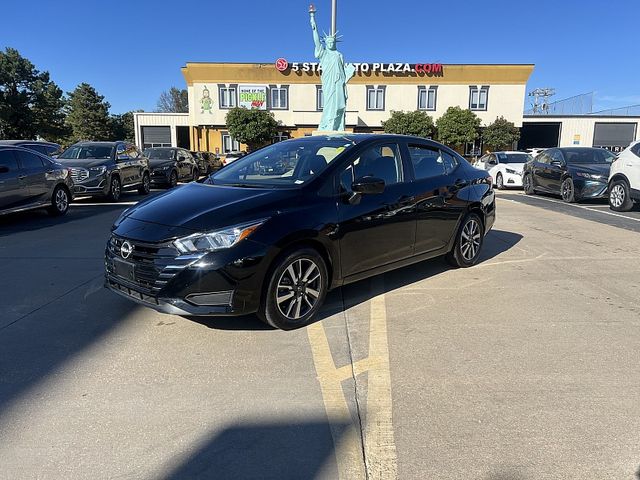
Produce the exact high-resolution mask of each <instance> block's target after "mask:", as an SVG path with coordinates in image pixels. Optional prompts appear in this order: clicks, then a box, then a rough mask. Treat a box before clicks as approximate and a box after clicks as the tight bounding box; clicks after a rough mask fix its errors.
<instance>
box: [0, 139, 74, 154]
mask: <svg viewBox="0 0 640 480" xmlns="http://www.w3.org/2000/svg"><path fill="white" fill-rule="evenodd" d="M0 145H13V146H15V147H23V148H28V149H29V150H33V151H35V152H38V153H42V154H44V155H48V156H50V157H54V158H55V157H57V156H58V155H60V153H61V152H62V147H61V146H60V145H58V144H57V143H52V142H42V141H39V140H0Z"/></svg>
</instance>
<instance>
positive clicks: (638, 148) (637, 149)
mask: <svg viewBox="0 0 640 480" xmlns="http://www.w3.org/2000/svg"><path fill="white" fill-rule="evenodd" d="M631 151H632V152H633V153H635V155H636V157H640V143H636V144H635V145H634V146H633V147H631Z"/></svg>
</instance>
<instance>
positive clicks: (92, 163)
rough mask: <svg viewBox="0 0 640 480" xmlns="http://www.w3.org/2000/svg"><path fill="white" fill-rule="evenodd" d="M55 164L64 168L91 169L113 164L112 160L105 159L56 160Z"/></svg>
mask: <svg viewBox="0 0 640 480" xmlns="http://www.w3.org/2000/svg"><path fill="white" fill-rule="evenodd" d="M56 162H58V163H59V164H61V165H64V166H65V167H81V168H91V167H98V166H100V165H110V164H112V163H113V161H112V160H109V159H105V158H82V159H80V158H60V157H58V158H56Z"/></svg>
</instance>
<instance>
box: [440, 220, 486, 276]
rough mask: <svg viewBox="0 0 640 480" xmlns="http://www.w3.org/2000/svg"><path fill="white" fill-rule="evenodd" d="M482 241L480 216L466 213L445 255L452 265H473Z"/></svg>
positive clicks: (458, 266) (482, 229)
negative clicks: (451, 246) (450, 248)
mask: <svg viewBox="0 0 640 480" xmlns="http://www.w3.org/2000/svg"><path fill="white" fill-rule="evenodd" d="M483 242H484V227H483V226H482V221H481V220H480V217H479V216H478V215H476V214H475V213H470V214H468V215H467V216H466V217H465V218H464V220H463V221H462V225H461V227H460V230H458V233H457V236H456V241H455V243H454V245H453V249H452V250H451V251H450V252H449V253H448V254H447V256H446V257H445V258H446V260H447V263H449V265H451V266H453V267H457V268H466V267H471V266H473V265H475V264H476V263H477V261H478V257H479V256H480V249H481V248H482V243H483Z"/></svg>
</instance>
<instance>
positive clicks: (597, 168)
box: [569, 163, 611, 178]
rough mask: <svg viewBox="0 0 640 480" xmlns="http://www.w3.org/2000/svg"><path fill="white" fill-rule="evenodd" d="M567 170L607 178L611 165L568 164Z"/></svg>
mask: <svg viewBox="0 0 640 480" xmlns="http://www.w3.org/2000/svg"><path fill="white" fill-rule="evenodd" d="M569 168H570V169H571V170H573V171H574V172H586V173H591V174H594V175H604V176H605V177H607V178H608V177H609V171H610V170H611V165H610V164H608V163H606V164H605V163H581V164H577V163H570V164H569Z"/></svg>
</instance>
